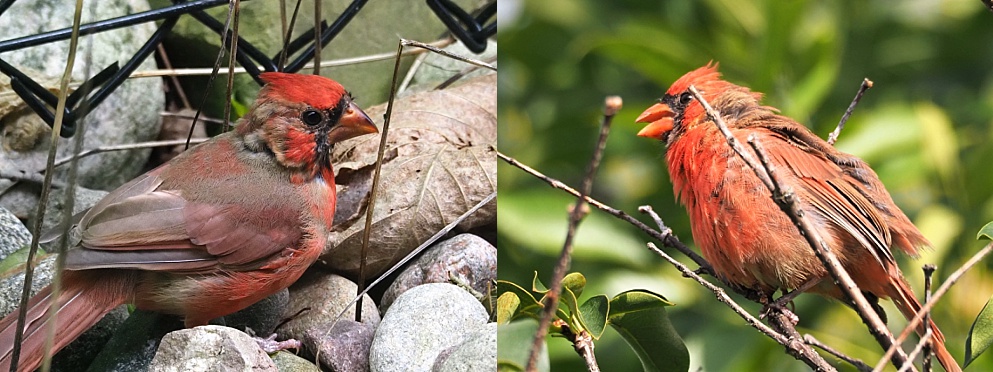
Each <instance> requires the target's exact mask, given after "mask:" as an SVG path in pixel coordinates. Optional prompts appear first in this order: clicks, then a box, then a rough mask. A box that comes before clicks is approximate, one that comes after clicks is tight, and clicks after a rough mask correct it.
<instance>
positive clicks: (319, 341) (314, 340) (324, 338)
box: [303, 319, 375, 372]
mask: <svg viewBox="0 0 993 372" xmlns="http://www.w3.org/2000/svg"><path fill="white" fill-rule="evenodd" d="M374 334H375V330H374V329H373V326H372V325H370V324H368V323H359V322H356V321H354V320H351V319H342V320H339V321H338V322H337V323H335V324H334V325H333V326H332V325H331V324H327V325H325V326H324V327H315V328H312V329H310V330H309V331H307V334H306V335H305V336H304V340H303V342H304V345H305V346H306V348H307V349H308V350H312V351H313V352H315V353H317V356H318V358H319V360H320V361H321V364H322V365H324V366H326V367H329V368H331V370H332V371H335V372H364V371H368V370H369V347H370V346H371V345H372V337H373V335H374Z"/></svg>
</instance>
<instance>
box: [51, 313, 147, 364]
mask: <svg viewBox="0 0 993 372" xmlns="http://www.w3.org/2000/svg"><path fill="white" fill-rule="evenodd" d="M127 319H128V308H127V307H126V306H118V307H117V308H116V309H114V310H111V312H110V313H108V314H107V315H105V316H104V317H103V319H100V321H98V322H97V324H94V325H93V326H92V327H90V329H88V330H87V331H86V332H84V333H83V334H82V335H80V336H79V337H78V338H76V339H75V340H73V341H72V342H71V343H69V345H66V347H65V348H64V349H62V350H59V352H58V353H57V354H55V356H53V357H52V370H53V371H56V372H59V371H64V372H72V371H85V370H86V368H87V367H89V365H90V363H92V362H93V359H94V358H96V355H97V354H98V353H99V352H100V350H102V349H103V347H104V345H106V344H107V341H109V340H110V338H111V336H113V335H114V332H116V331H117V329H118V328H119V327H120V326H121V325H122V324H124V323H125V321H126V320H127Z"/></svg>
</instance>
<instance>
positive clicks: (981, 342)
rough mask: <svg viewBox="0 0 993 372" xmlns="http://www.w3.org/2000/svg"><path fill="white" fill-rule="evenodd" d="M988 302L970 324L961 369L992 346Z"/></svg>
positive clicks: (991, 309) (992, 310)
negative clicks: (963, 362) (963, 363)
mask: <svg viewBox="0 0 993 372" xmlns="http://www.w3.org/2000/svg"><path fill="white" fill-rule="evenodd" d="M989 227H990V225H986V227H983V230H984V231H985V230H986V229H987V228H989ZM990 302H993V298H990V299H989V301H986V305H985V306H983V310H981V311H979V315H978V316H976V320H975V321H973V322H972V329H970V330H969V338H967V339H966V340H965V365H964V366H963V367H968V366H969V363H972V361H973V360H976V357H978V356H980V355H982V354H983V353H984V352H986V349H988V348H989V347H990V344H993V307H991V306H990Z"/></svg>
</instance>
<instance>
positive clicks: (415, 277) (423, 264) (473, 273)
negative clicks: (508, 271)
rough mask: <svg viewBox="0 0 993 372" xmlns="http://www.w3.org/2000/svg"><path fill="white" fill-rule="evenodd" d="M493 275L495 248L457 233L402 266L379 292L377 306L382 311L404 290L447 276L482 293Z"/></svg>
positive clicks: (470, 235)
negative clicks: (380, 293) (387, 286)
mask: <svg viewBox="0 0 993 372" xmlns="http://www.w3.org/2000/svg"><path fill="white" fill-rule="evenodd" d="M496 274H497V250H496V247H494V246H493V245H491V244H490V243H489V242H487V241H486V240H483V238H480V237H478V236H475V235H472V234H460V235H457V236H455V237H453V238H451V239H448V240H446V241H443V242H440V243H438V244H436V245H434V246H433V247H431V248H429V249H428V250H427V251H426V252H424V254H423V255H422V256H421V257H419V258H418V259H417V260H415V261H414V262H412V263H411V264H410V266H408V267H407V268H406V269H404V270H403V272H401V273H400V275H399V276H397V278H396V280H395V281H393V284H391V285H390V287H389V288H388V289H387V290H386V293H384V294H383V300H382V302H381V303H380V305H379V307H380V309H381V310H382V311H381V312H383V313H386V311H387V309H389V307H390V305H391V304H392V303H393V301H394V300H395V299H396V298H397V296H399V295H400V294H401V293H403V292H404V291H406V290H408V289H410V288H413V287H415V286H418V285H421V284H424V283H448V282H449V275H453V276H455V277H456V278H458V280H460V281H462V282H464V283H466V284H469V285H470V286H472V288H473V289H474V290H476V291H477V292H479V293H486V292H487V291H488V289H489V283H490V282H491V281H493V280H495V279H496Z"/></svg>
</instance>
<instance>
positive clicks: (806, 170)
mask: <svg viewBox="0 0 993 372" xmlns="http://www.w3.org/2000/svg"><path fill="white" fill-rule="evenodd" d="M691 85H692V86H695V87H696V88H697V89H698V90H700V92H701V93H702V95H703V97H704V99H706V100H707V102H709V103H710V104H711V105H712V106H713V107H714V109H716V110H717V112H719V113H720V115H721V117H722V118H723V119H724V121H725V122H726V123H727V125H728V127H729V128H730V130H731V133H733V134H734V136H735V137H736V138H737V139H738V140H739V141H742V142H744V141H746V140H747V138H748V136H749V135H755V136H756V138H757V139H758V140H759V141H761V143H762V145H763V147H764V149H765V151H766V152H767V153H768V155H769V158H770V159H769V160H770V162H771V163H772V164H773V165H774V166H775V167H776V169H778V170H779V172H777V176H778V177H779V179H781V180H782V182H783V183H784V184H785V185H788V186H789V187H791V188H792V189H793V190H794V192H795V193H796V195H797V196H798V197H799V200H800V207H801V209H802V210H803V211H804V212H805V213H806V216H807V217H808V219H809V220H810V221H811V222H812V223H813V224H814V226H816V228H817V229H818V233H819V234H820V235H821V237H823V239H825V240H826V242H827V244H828V246H829V247H830V248H831V250H832V251H833V252H834V253H835V254H836V255H837V256H838V259H839V260H840V261H841V263H842V265H843V266H844V268H845V270H847V271H848V273H849V274H850V275H851V277H852V279H853V280H854V281H855V283H856V284H858V286H859V288H861V290H862V291H863V292H866V293H867V294H868V295H871V296H869V297H870V298H873V297H874V298H891V299H893V302H894V303H895V304H896V305H897V307H898V308H899V309H900V312H902V313H903V315H904V316H905V317H907V318H908V319H910V318H911V317H913V316H914V315H915V313H916V312H917V311H918V310H919V309H920V308H921V305H920V303H919V302H917V299H916V298H915V297H914V293H913V291H912V290H911V289H910V286H909V285H908V284H907V281H906V280H905V279H904V278H903V275H902V274H901V273H900V268H899V267H898V266H897V263H896V261H894V258H893V254H892V252H891V251H890V247H891V246H896V247H898V248H900V250H902V251H904V252H906V253H908V254H910V255H912V256H913V255H916V253H917V250H918V248H920V247H924V246H927V245H928V244H929V243H928V241H927V239H925V238H924V236H923V235H921V233H920V231H917V228H916V227H914V225H913V224H912V223H911V222H910V220H909V219H908V218H907V216H906V215H904V214H903V212H902V211H901V210H900V208H898V207H897V206H896V204H894V203H893V199H892V198H890V195H889V193H888V192H886V189H885V188H884V187H883V184H882V183H881V182H880V181H879V178H878V177H877V176H876V173H875V172H873V171H872V169H870V168H869V166H868V165H867V164H866V163H865V162H863V161H862V160H861V159H859V158H856V157H854V156H852V155H849V154H845V153H843V152H841V151H838V150H836V149H835V148H834V147H832V146H831V145H829V144H828V143H827V142H825V141H823V140H821V139H820V138H819V137H817V135H815V134H814V133H813V132H811V131H810V130H809V129H807V128H806V127H804V126H802V125H800V124H798V123H797V122H795V121H793V120H792V119H790V118H787V117H784V116H780V115H778V114H777V110H776V109H774V108H771V107H768V106H762V105H760V104H759V99H760V98H761V94H759V93H755V92H752V91H750V90H749V89H748V88H745V87H741V86H737V85H734V84H731V83H728V82H726V81H723V80H721V79H720V74H719V73H718V72H717V66H716V65H714V66H711V65H707V66H704V67H701V68H699V69H697V70H694V71H691V72H689V73H687V74H686V75H683V77H681V78H679V80H676V82H675V83H673V84H672V87H670V88H669V90H668V91H666V93H665V95H664V96H663V97H662V98H661V100H660V102H659V103H658V104H655V105H654V106H652V107H650V108H649V109H648V110H646V111H645V112H644V113H642V114H641V116H639V117H638V119H637V121H638V122H640V123H648V125H647V126H645V127H644V129H642V130H641V131H640V132H639V133H638V135H639V136H643V137H649V138H654V139H658V140H661V141H662V142H664V143H665V144H666V154H665V157H666V163H667V164H668V168H669V177H670V178H671V179H672V183H673V189H674V192H675V194H676V197H677V198H678V199H679V200H680V202H681V203H682V204H683V205H684V206H685V207H686V210H687V211H688V212H689V215H690V222H691V227H692V230H693V239H694V240H695V241H696V243H697V245H699V246H700V249H701V250H702V251H703V255H704V257H706V258H707V260H708V261H710V263H711V265H713V267H714V270H715V271H716V272H717V275H719V276H721V277H722V278H723V279H724V280H726V281H728V282H730V283H732V284H735V285H738V286H741V287H745V288H750V289H755V290H759V291H761V292H762V293H765V294H766V295H771V294H773V293H774V292H775V291H776V290H777V289H782V290H784V291H786V290H796V289H801V291H802V290H806V291H807V292H813V293H818V294H821V295H825V296H828V297H832V298H836V299H840V300H842V301H843V302H845V301H846V300H845V295H844V294H843V293H842V291H841V289H840V288H838V286H836V285H835V284H834V283H833V279H832V278H831V276H830V274H828V272H827V270H826V269H825V268H824V265H823V264H821V261H820V260H818V259H817V257H816V256H815V255H814V252H813V250H812V249H811V247H810V246H809V245H808V244H807V241H806V240H805V239H804V238H803V237H802V236H801V235H800V232H799V230H798V229H797V227H796V226H794V225H793V223H792V222H791V221H790V219H789V217H788V216H787V215H786V214H785V213H784V212H783V211H782V210H780V209H779V207H778V206H777V205H776V204H775V202H774V201H773V200H772V198H771V197H770V196H771V193H770V191H769V190H768V189H767V188H766V186H765V185H764V184H763V183H762V182H761V181H759V178H758V177H757V176H756V175H755V173H754V172H753V171H752V169H751V168H750V167H749V166H748V165H747V164H746V163H745V162H744V161H743V160H742V159H741V158H740V157H739V156H738V154H737V153H735V152H734V150H732V149H731V147H730V146H728V144H727V141H726V140H725V137H724V136H723V135H722V134H721V133H720V131H719V130H718V128H717V127H716V126H715V125H714V123H713V122H712V121H711V120H710V119H709V118H708V117H707V114H706V113H705V112H704V109H703V106H702V105H701V104H700V102H698V101H696V100H694V99H693V96H692V95H691V94H690V92H689V87H690V86H691ZM753 156H754V155H753ZM876 306H877V308H878V305H876ZM879 311H881V309H879ZM930 326H931V329H932V330H933V332H934V336H933V340H934V349H935V352H936V354H937V356H938V360H939V361H940V362H941V365H942V366H944V367H945V369H946V370H948V371H958V370H959V366H958V364H956V362H955V359H953V358H952V356H951V354H949V353H948V350H946V349H945V338H944V336H943V335H942V334H941V331H939V330H938V327H937V326H936V325H935V324H934V322H932V323H931V324H930ZM917 331H918V333H920V334H923V332H924V331H925V328H924V326H921V327H920V328H918V330H917Z"/></svg>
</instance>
